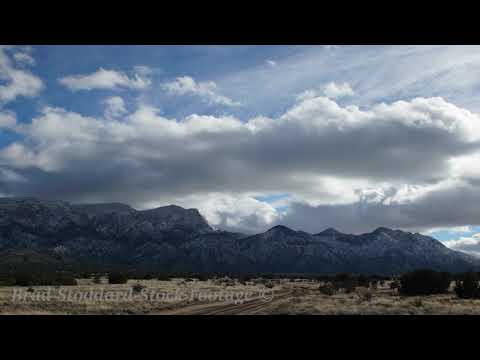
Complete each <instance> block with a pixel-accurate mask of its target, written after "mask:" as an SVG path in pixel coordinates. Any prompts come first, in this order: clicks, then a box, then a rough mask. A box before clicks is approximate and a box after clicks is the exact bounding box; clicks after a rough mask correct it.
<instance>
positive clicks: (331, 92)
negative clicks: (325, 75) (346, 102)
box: [323, 82, 355, 99]
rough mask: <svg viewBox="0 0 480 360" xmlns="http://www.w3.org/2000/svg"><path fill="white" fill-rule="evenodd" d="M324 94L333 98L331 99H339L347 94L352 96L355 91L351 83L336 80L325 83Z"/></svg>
mask: <svg viewBox="0 0 480 360" xmlns="http://www.w3.org/2000/svg"><path fill="white" fill-rule="evenodd" d="M323 92H324V94H325V95H326V96H327V97H329V98H331V99H338V98H341V97H345V96H352V95H354V94H355V93H354V92H353V90H352V88H351V87H350V84H348V83H343V84H336V83H334V82H330V83H328V84H327V85H325V88H324V90H323Z"/></svg>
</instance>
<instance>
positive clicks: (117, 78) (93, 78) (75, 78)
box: [58, 67, 151, 91]
mask: <svg viewBox="0 0 480 360" xmlns="http://www.w3.org/2000/svg"><path fill="white" fill-rule="evenodd" d="M139 69H140V68H138V67H136V70H137V71H138V70H139ZM146 69H147V68H146V67H142V68H141V71H140V73H139V72H136V73H134V74H133V77H129V76H128V75H127V74H125V73H124V72H121V71H115V70H105V69H103V68H100V69H98V70H97V71H96V72H94V73H92V74H84V75H69V76H65V77H62V78H60V79H59V80H58V81H59V83H60V84H62V85H64V86H66V87H67V88H68V89H69V90H71V91H79V90H94V89H118V88H127V89H134V90H141V89H145V88H148V87H149V86H150V84H151V80H150V79H149V78H148V77H146V76H145V70H146Z"/></svg>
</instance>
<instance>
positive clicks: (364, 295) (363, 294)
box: [358, 289, 373, 301]
mask: <svg viewBox="0 0 480 360" xmlns="http://www.w3.org/2000/svg"><path fill="white" fill-rule="evenodd" d="M358 296H359V298H360V299H361V300H362V301H370V300H372V298H373V294H372V291H371V290H369V289H363V290H362V291H360V292H359V294H358Z"/></svg>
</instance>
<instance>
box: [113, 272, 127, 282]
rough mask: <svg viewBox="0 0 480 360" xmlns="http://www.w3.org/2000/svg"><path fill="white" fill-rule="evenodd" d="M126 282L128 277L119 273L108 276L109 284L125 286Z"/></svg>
mask: <svg viewBox="0 0 480 360" xmlns="http://www.w3.org/2000/svg"><path fill="white" fill-rule="evenodd" d="M127 281H128V277H127V275H125V274H121V273H111V274H108V283H109V284H126V283H127Z"/></svg>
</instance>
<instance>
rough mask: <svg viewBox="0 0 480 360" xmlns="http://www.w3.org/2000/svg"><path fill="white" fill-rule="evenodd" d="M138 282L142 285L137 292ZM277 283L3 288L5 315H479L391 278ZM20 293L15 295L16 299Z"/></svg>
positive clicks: (471, 303)
mask: <svg viewBox="0 0 480 360" xmlns="http://www.w3.org/2000/svg"><path fill="white" fill-rule="evenodd" d="M135 284H141V285H142V286H143V288H139V289H137V292H134V291H133V287H134V285H135ZM272 285H273V287H267V286H266V285H265V284H261V283H257V282H249V283H247V284H246V285H245V284H240V283H238V282H236V281H225V282H224V281H218V280H217V281H214V280H209V281H192V282H185V281H184V280H183V279H173V280H171V281H159V280H141V281H136V280H130V281H129V282H128V283H127V284H122V285H110V284H106V283H105V281H104V283H102V284H93V282H92V281H91V280H90V279H80V280H79V285H78V286H62V287H33V288H32V289H33V291H32V290H30V291H29V292H27V288H20V287H0V314H59V315H60V314H155V315H157V314H158V315H242V314H255V315H261V314H291V315H294V314H328V315H335V314H364V315H369V314H372V315H381V314H399V315H400V314H404V315H408V314H480V300H463V299H458V298H457V297H456V296H455V294H454V293H453V292H450V293H449V294H445V295H433V296H423V297H402V296H399V295H398V294H397V292H396V290H391V289H390V288H389V285H388V283H387V284H385V286H383V287H379V288H377V289H371V288H370V289H366V288H356V289H355V291H354V292H351V293H348V294H347V293H344V292H339V293H337V294H335V295H332V296H328V295H324V294H321V293H320V291H319V290H318V287H319V283H318V282H313V281H312V282H305V281H295V282H292V281H289V280H275V281H274V282H273V283H272ZM14 297H15V298H14Z"/></svg>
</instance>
